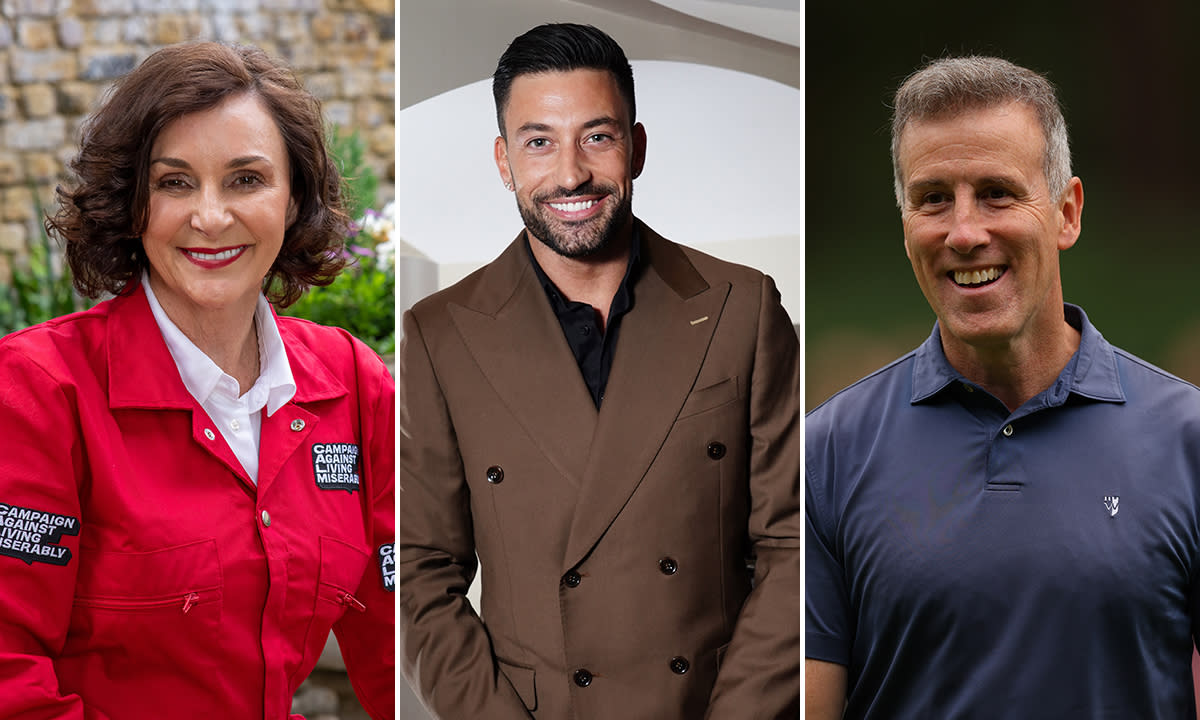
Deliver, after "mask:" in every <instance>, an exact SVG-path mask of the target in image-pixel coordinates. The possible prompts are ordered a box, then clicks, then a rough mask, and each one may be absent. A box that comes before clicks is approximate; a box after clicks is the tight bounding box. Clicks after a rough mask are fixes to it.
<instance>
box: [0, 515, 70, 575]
mask: <svg viewBox="0 0 1200 720" xmlns="http://www.w3.org/2000/svg"><path fill="white" fill-rule="evenodd" d="M78 534H79V519H78V518H73V517H71V516H70V515H56V514H54V513H48V512H42V511H41V510H34V509H33V508H25V507H19V506H17V505H7V504H5V503H0V555H7V556H8V557H14V558H17V559H18V560H22V561H24V563H25V564H26V565H32V564H34V563H35V562H42V563H48V564H50V565H66V564H67V563H69V562H71V550H70V549H69V548H65V547H62V546H60V545H59V544H58V543H59V541H60V540H62V536H63V535H78Z"/></svg>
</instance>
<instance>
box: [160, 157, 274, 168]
mask: <svg viewBox="0 0 1200 720" xmlns="http://www.w3.org/2000/svg"><path fill="white" fill-rule="evenodd" d="M256 162H265V163H267V164H268V165H269V164H270V163H271V161H270V160H269V159H267V157H266V156H264V155H246V156H243V157H236V158H234V159H232V160H230V161H229V162H228V163H226V165H225V167H227V168H233V169H236V168H243V167H246V166H247V165H253V164H254V163H256ZM155 163H162V164H163V165H166V166H167V167H173V168H179V169H181V170H186V169H190V168H191V167H192V166H191V165H190V164H189V163H188V162H187V161H186V160H181V159H179V158H175V157H159V158H154V159H152V160H151V161H150V164H151V165H154V164H155Z"/></svg>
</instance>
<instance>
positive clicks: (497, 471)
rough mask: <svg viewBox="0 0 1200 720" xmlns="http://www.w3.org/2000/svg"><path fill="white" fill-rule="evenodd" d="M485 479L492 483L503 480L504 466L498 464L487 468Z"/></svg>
mask: <svg viewBox="0 0 1200 720" xmlns="http://www.w3.org/2000/svg"><path fill="white" fill-rule="evenodd" d="M487 481H488V482H490V483H491V484H493V485H499V484H500V483H502V482H504V468H502V467H500V466H499V465H493V466H491V467H490V468H488V469H487Z"/></svg>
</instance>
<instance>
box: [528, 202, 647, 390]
mask: <svg viewBox="0 0 1200 720" xmlns="http://www.w3.org/2000/svg"><path fill="white" fill-rule="evenodd" d="M641 245H642V243H641V237H640V236H639V234H638V230H637V225H636V224H635V225H634V228H633V238H632V239H631V240H630V243H629V264H628V265H627V266H626V267H625V277H624V278H622V279H621V285H620V287H618V288H617V294H616V295H614V296H613V299H612V305H611V306H609V309H608V327H607V328H605V330H604V331H603V332H602V331H601V330H600V327H599V325H598V324H597V322H596V308H594V307H592V306H591V305H588V304H587V303H582V302H574V301H572V300H568V299H567V298H565V297H563V294H562V293H561V292H560V291H559V289H558V287H557V286H555V284H554V282H553V281H551V280H550V278H549V277H548V276H547V275H546V271H544V270H542V266H541V265H538V261H537V258H535V257H534V256H533V249H532V248H530V247H529V233H525V251H526V252H528V253H529V261H530V262H531V263H533V271H534V272H535V273H537V277H538V281H539V282H541V284H542V289H543V290H545V291H546V297H547V298H549V299H550V308H551V309H552V310H553V311H554V315H555V317H557V318H558V323H559V324H560V325H562V329H563V334H564V335H566V338H567V345H569V346H571V352H572V353H573V354H574V355H575V362H577V363H578V364H579V372H580V373H582V374H583V381H584V382H585V383H587V386H588V390H589V391H590V392H591V394H592V402H594V403H596V409H599V408H600V403H601V401H603V400H604V386H605V385H607V384H608V373H609V371H610V370H611V369H612V360H613V353H614V352H616V347H617V332H618V331H619V330H620V329H621V317H622V316H623V315H625V313H627V312H629V310H630V308H632V307H633V283H634V281H635V280H636V278H637V272H638V266H639V260H640V259H641Z"/></svg>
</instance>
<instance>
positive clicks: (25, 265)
mask: <svg viewBox="0 0 1200 720" xmlns="http://www.w3.org/2000/svg"><path fill="white" fill-rule="evenodd" d="M36 217H38V218H41V217H43V215H42V208H41V205H40V204H38V205H37V215H36ZM5 255H6V256H7V257H8V260H9V265H10V267H12V280H11V282H10V283H9V284H7V285H4V284H0V335H7V334H8V333H10V332H13V331H14V330H20V329H21V328H24V327H28V326H30V325H34V324H36V323H40V322H43V321H45V320H49V319H51V318H55V317H58V316H59V315H66V314H67V313H72V312H76V311H78V310H83V309H84V303H83V301H82V300H81V299H80V297H79V296H78V295H77V294H76V293H75V289H74V287H72V285H71V272H70V270H69V268H67V267H65V266H63V265H62V264H61V262H60V261H59V258H58V256H57V255H56V253H55V251H54V248H53V247H52V246H51V243H50V238H49V237H48V236H47V235H46V231H45V229H44V228H43V229H42V230H41V232H40V233H39V238H38V242H35V243H33V244H32V246H31V247H30V248H29V256H28V257H27V258H18V257H17V256H16V253H14V252H11V251H9V252H7V253H5Z"/></svg>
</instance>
